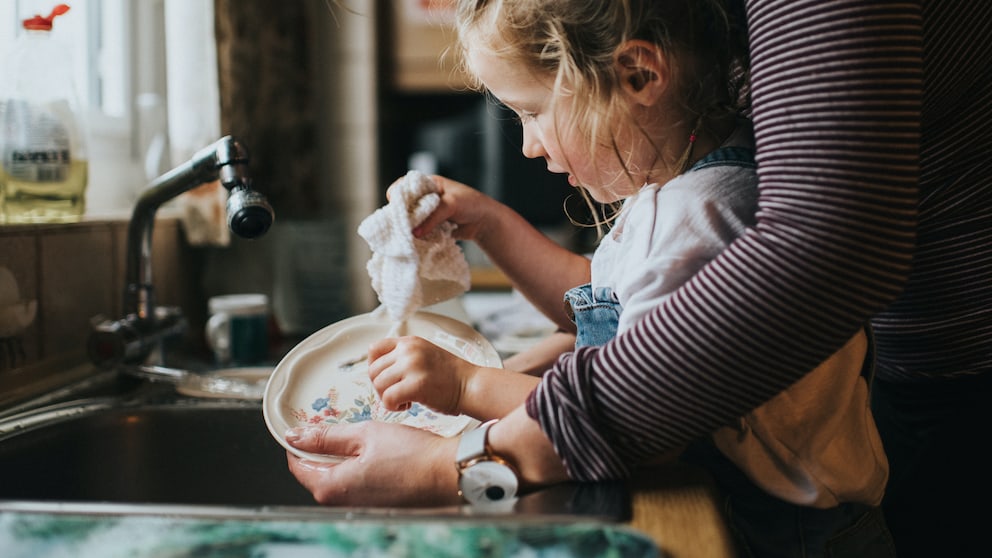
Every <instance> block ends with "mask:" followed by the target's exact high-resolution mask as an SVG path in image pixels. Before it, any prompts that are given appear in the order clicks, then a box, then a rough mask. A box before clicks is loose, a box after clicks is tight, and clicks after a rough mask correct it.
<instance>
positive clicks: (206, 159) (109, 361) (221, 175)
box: [88, 136, 275, 367]
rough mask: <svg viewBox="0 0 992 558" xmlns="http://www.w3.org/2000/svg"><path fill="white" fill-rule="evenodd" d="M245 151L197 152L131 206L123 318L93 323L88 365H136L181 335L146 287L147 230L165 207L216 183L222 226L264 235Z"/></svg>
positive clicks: (263, 208)
mask: <svg viewBox="0 0 992 558" xmlns="http://www.w3.org/2000/svg"><path fill="white" fill-rule="evenodd" d="M248 160H249V158H248V151H247V150H246V149H245V147H244V146H243V145H242V144H241V143H239V142H238V141H237V140H235V139H234V138H232V137H231V136H226V137H224V138H221V139H220V140H218V141H216V142H215V143H213V144H212V145H210V146H208V147H205V148H204V149H201V150H200V151H198V152H197V153H196V154H194V155H193V157H191V158H190V160H189V161H187V162H186V163H184V164H182V165H180V166H178V167H176V168H174V169H172V170H170V171H169V172H167V173H165V174H163V175H162V176H160V177H158V178H156V179H155V180H154V181H152V182H151V184H149V185H148V187H147V188H146V189H145V190H144V192H143V193H142V194H141V196H140V197H139V198H138V201H137V203H136V204H135V207H134V211H133V212H132V214H131V221H130V223H129V224H128V234H127V255H126V258H127V260H126V275H125V283H124V285H125V287H124V305H123V309H124V318H122V319H120V320H117V321H107V320H103V321H99V323H97V324H95V325H94V328H93V331H92V333H91V335H90V339H89V343H88V345H89V346H88V351H89V355H90V360H92V361H93V362H94V363H95V364H97V365H100V366H104V367H112V366H116V365H118V364H120V363H122V362H126V363H131V364H134V363H139V362H141V361H143V360H144V359H146V358H147V357H148V355H149V354H150V353H151V351H152V349H153V348H155V347H156V346H158V345H159V344H160V343H161V341H162V340H164V339H165V338H166V337H171V336H174V335H178V334H181V333H182V332H183V331H185V328H186V322H185V319H183V318H182V313H181V312H180V311H179V310H178V309H171V308H170V309H166V308H159V307H157V305H156V301H155V290H154V287H153V284H152V258H151V252H152V231H153V229H154V225H155V213H156V212H157V211H158V208H159V207H160V206H161V205H162V204H163V203H165V202H167V201H169V200H171V199H173V198H175V197H176V196H178V195H180V194H182V193H184V192H186V191H188V190H190V189H192V188H194V187H196V186H199V185H200V184H203V183H207V182H213V181H215V180H219V181H220V183H221V184H222V185H223V186H224V188H225V189H227V190H228V191H229V192H230V195H229V197H228V202H227V214H228V217H227V224H228V227H229V228H230V229H231V231H232V232H234V233H235V234H237V235H238V236H241V237H245V238H256V237H259V236H262V235H263V234H265V233H266V232H267V231H268V230H269V227H270V226H271V225H272V222H273V220H274V219H275V214H274V212H273V210H272V207H271V206H270V205H269V203H268V201H267V200H266V199H265V196H263V195H262V194H260V193H258V192H257V191H255V190H253V189H252V187H251V186H252V184H251V178H250V177H249V174H248Z"/></svg>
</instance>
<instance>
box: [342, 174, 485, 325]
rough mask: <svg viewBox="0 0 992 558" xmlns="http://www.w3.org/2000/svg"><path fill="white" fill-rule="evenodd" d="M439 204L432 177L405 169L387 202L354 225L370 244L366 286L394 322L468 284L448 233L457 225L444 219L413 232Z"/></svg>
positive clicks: (465, 268)
mask: <svg viewBox="0 0 992 558" xmlns="http://www.w3.org/2000/svg"><path fill="white" fill-rule="evenodd" d="M440 203H441V197H440V196H439V195H438V194H437V185H436V184H434V181H433V180H431V179H430V178H428V177H427V176H425V175H424V174H422V173H420V172H418V171H414V170H411V171H409V172H408V173H407V174H406V176H405V177H404V178H403V181H402V182H401V183H400V184H399V187H398V188H394V191H393V194H392V197H391V199H390V201H389V203H388V204H386V205H385V206H383V207H381V208H379V209H377V210H375V212H374V213H373V214H372V215H369V216H368V217H366V218H365V220H364V221H362V223H361V224H360V225H359V226H358V234H359V235H360V236H361V237H362V238H364V239H365V241H366V242H367V243H368V245H369V248H371V249H372V258H371V259H369V262H368V265H367V266H366V267H367V269H368V272H369V277H370V278H371V279H372V288H373V289H375V292H376V294H377V295H378V296H379V302H381V303H382V305H383V306H384V307H385V309H386V312H387V313H388V315H389V317H390V318H391V319H392V320H394V321H396V322H402V321H406V320H407V319H408V318H409V317H410V316H412V315H413V313H414V312H416V311H417V310H419V309H420V308H422V307H424V306H430V305H432V304H437V303H438V302H443V301H445V300H448V299H451V298H454V297H456V296H458V295H460V294H462V293H464V292H465V291H467V290H468V289H469V286H470V275H469V268H468V262H467V261H466V260H465V254H463V253H462V251H461V248H460V247H459V246H458V244H457V243H456V242H455V239H454V237H453V236H452V231H454V230H455V228H456V227H457V225H455V224H454V223H451V222H444V223H442V224H441V225H440V226H438V227H437V228H435V229H434V230H433V231H432V232H431V233H430V234H429V235H427V236H425V237H423V238H414V236H413V228H414V227H416V226H417V225H419V224H420V223H421V222H423V221H424V219H426V218H427V217H428V216H429V215H430V214H431V213H433V212H434V210H435V209H437V207H438V205H439V204H440Z"/></svg>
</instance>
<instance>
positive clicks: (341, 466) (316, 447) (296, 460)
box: [286, 421, 460, 507]
mask: <svg viewBox="0 0 992 558" xmlns="http://www.w3.org/2000/svg"><path fill="white" fill-rule="evenodd" d="M286 440H287V441H288V442H289V443H290V445H292V446H293V447H296V448H299V449H300V450H302V451H305V452H307V453H316V454H329V455H340V456H346V458H345V460H344V461H342V462H341V463H323V462H316V461H307V460H305V459H301V458H300V457H297V456H296V455H294V454H292V453H290V452H286V455H287V458H288V461H289V470H290V472H291V473H293V475H294V476H295V477H296V480H298V481H299V482H300V484H302V485H303V486H304V487H305V488H306V489H307V490H309V491H310V493H311V494H313V497H314V499H315V500H316V501H317V502H318V503H320V504H324V505H334V506H363V507H368V506H441V505H452V504H458V503H459V502H460V498H459V496H458V474H457V472H456V471H455V465H454V464H455V452H456V450H457V445H458V438H442V437H440V436H437V435H436V434H432V433H430V432H427V431H424V430H420V429H417V428H412V427H409V426H403V425H400V424H389V423H382V422H374V421H367V422H361V423H357V424H336V425H328V424H323V425H319V426H311V427H306V428H294V429H292V430H290V431H289V432H288V433H287V435H286Z"/></svg>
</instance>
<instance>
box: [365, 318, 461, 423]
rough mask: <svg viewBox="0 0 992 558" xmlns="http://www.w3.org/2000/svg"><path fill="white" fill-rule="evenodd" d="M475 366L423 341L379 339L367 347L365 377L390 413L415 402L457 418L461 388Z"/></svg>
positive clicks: (413, 339)
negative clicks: (367, 362) (367, 372)
mask: <svg viewBox="0 0 992 558" xmlns="http://www.w3.org/2000/svg"><path fill="white" fill-rule="evenodd" d="M477 368H478V367H477V366H475V365H474V364H472V363H471V362H468V361H466V360H463V359H461V358H458V357H457V356H455V355H453V354H451V353H450V352H448V351H446V350H444V349H442V348H441V347H438V346H437V345H435V344H433V343H431V342H430V341H427V340H426V339H423V338H420V337H414V336H408V337H396V338H389V339H383V340H381V341H378V342H376V343H375V344H373V345H372V346H371V347H370V348H369V378H370V379H371V380H372V385H373V386H375V390H376V391H377V392H378V393H379V398H380V399H382V404H383V406H384V407H386V409H388V410H390V411H400V410H405V409H407V408H409V407H410V404H412V403H414V402H417V403H421V404H423V405H426V406H428V407H430V408H431V409H433V410H435V411H437V412H439V413H445V414H448V415H459V414H462V413H463V412H464V411H463V410H462V408H461V406H460V405H461V401H462V396H463V395H464V394H465V387H466V385H467V384H468V382H469V381H470V380H471V378H472V375H473V373H474V372H475V371H476V369H477Z"/></svg>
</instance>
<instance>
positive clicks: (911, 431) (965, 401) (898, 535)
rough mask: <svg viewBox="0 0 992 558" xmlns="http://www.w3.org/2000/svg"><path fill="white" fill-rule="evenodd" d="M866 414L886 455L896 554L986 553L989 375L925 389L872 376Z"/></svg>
mask: <svg viewBox="0 0 992 558" xmlns="http://www.w3.org/2000/svg"><path fill="white" fill-rule="evenodd" d="M872 411H873V412H874V414H875V422H876V423H877V424H878V429H879V432H880V433H881V436H882V443H883V444H884V446H885V453H886V455H887V456H888V458H889V468H890V475H889V484H888V487H887V488H886V495H885V499H884V500H883V501H882V508H883V510H884V511H885V518H886V521H887V522H888V524H889V528H890V530H891V531H892V536H893V539H894V540H895V544H896V548H897V549H898V552H899V557H900V558H914V557H917V556H921V557H923V556H926V557H927V558H932V557H934V556H941V557H947V558H953V557H958V556H960V557H966V556H967V557H973V556H987V555H988V554H989V549H988V533H989V528H990V520H992V513H990V512H989V506H990V505H992V468H990V467H989V463H990V459H989V457H988V454H989V448H988V446H989V442H990V441H992V374H985V375H984V377H982V376H979V377H972V378H964V379H957V380H948V381H944V382H940V383H923V384H897V383H892V382H886V381H883V380H880V379H878V378H876V379H875V384H874V386H873V387H872Z"/></svg>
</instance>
